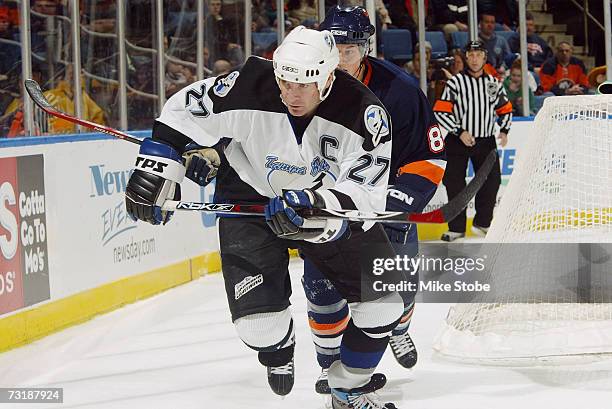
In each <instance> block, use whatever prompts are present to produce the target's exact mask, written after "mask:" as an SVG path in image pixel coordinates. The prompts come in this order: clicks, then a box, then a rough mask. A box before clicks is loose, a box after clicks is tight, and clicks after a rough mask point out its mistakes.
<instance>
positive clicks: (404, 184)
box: [303, 6, 446, 394]
mask: <svg viewBox="0 0 612 409" xmlns="http://www.w3.org/2000/svg"><path fill="white" fill-rule="evenodd" d="M320 29H321V30H329V31H331V33H332V34H333V35H334V38H335V40H336V44H337V47H338V49H339V51H340V65H339V68H340V69H342V70H344V71H346V72H348V73H349V74H351V75H352V76H353V77H355V78H356V79H358V80H360V81H361V82H362V83H363V84H365V85H366V86H368V87H369V88H370V90H371V91H372V92H373V93H374V94H375V95H376V96H377V97H378V98H379V99H380V101H381V102H382V103H383V104H384V105H385V107H386V109H387V111H388V112H389V113H390V115H391V121H392V123H393V151H392V158H391V171H390V177H389V189H388V196H387V210H393V211H403V212H406V211H410V212H421V211H422V210H423V208H424V207H425V205H426V204H427V203H428V202H429V200H431V198H432V196H433V195H434V193H435V191H436V188H437V186H438V184H439V183H440V181H441V180H442V176H443V175H444V169H445V166H446V155H445V153H444V139H443V136H442V132H441V131H440V128H439V127H438V124H437V122H436V119H435V117H434V114H433V111H432V110H431V108H430V105H429V102H428V101H427V98H426V97H425V95H424V94H423V93H422V92H421V90H420V89H418V88H416V87H414V86H413V85H411V83H410V79H409V78H408V75H407V74H406V73H405V72H404V71H403V70H401V69H400V68H399V67H397V66H396V65H394V64H392V63H390V62H387V61H383V60H379V59H376V58H373V57H369V56H368V55H367V54H368V52H369V48H370V47H369V44H370V37H371V36H372V35H373V34H374V32H375V29H374V26H373V25H372V24H371V23H370V19H369V16H368V13H367V11H366V10H365V9H364V8H363V7H360V6H356V7H341V6H336V7H335V8H333V9H331V10H330V11H329V12H328V14H327V16H326V18H325V20H324V21H323V22H322V23H321V25H320ZM384 227H385V231H386V233H387V236H388V238H389V240H390V241H391V244H392V245H393V247H394V249H395V251H396V252H397V253H398V254H400V255H408V256H410V257H414V256H415V255H416V254H417V251H418V244H417V229H416V225H413V224H406V225H397V224H392V225H386V226H384ZM406 279H407V280H410V281H414V280H418V273H416V272H415V274H414V275H412V276H410V275H409V274H408V275H407V276H406ZM303 285H304V290H305V293H306V297H307V299H308V318H309V324H310V328H311V331H312V336H313V340H314V343H315V349H316V352H317V360H318V362H319V365H320V366H321V367H322V372H321V376H320V377H319V379H318V380H317V382H316V385H315V389H316V390H317V392H319V393H323V394H329V393H330V392H333V391H330V388H329V386H328V383H327V368H329V367H330V365H331V364H332V362H334V361H335V360H337V359H339V358H340V355H341V354H345V353H348V354H351V353H352V352H353V351H350V349H351V347H352V348H355V349H354V350H357V351H358V350H359V345H343V346H342V349H341V348H340V341H341V338H342V335H343V333H344V331H345V329H346V328H347V325H348V323H349V321H350V317H349V306H348V304H347V302H346V301H345V300H344V299H343V298H342V297H341V296H340V294H339V293H338V292H337V291H336V289H335V288H334V286H333V285H331V283H330V282H329V280H327V279H325V277H324V276H323V275H322V274H321V272H319V271H318V270H317V268H316V267H315V266H314V265H313V264H312V263H311V262H310V261H309V260H308V259H305V260H304V277H303ZM414 296H415V294H414V293H410V292H405V293H403V294H402V298H403V300H404V313H403V316H402V319H401V321H400V323H399V324H398V326H397V327H396V328H395V330H394V331H393V333H392V335H391V339H390V342H389V344H390V345H391V349H392V350H393V354H394V355H395V358H396V359H397V361H398V362H399V364H400V365H402V366H403V367H406V368H411V367H413V366H414V365H415V364H416V361H417V351H416V348H415V346H414V344H413V342H412V339H411V338H410V335H409V334H408V327H409V325H410V320H411V317H412V312H413V309H414ZM364 365H365V366H364V368H365V367H367V363H364ZM354 369H355V371H356V372H358V371H359V370H360V369H361V368H354ZM378 376H379V378H378V380H379V386H380V387H382V385H384V382H385V378H384V376H383V375H378ZM373 379H374V378H373Z"/></svg>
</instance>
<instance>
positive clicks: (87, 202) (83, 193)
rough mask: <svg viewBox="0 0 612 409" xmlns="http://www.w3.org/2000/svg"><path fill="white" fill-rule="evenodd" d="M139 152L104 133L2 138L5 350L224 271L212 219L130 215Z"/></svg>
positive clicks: (0, 315)
mask: <svg viewBox="0 0 612 409" xmlns="http://www.w3.org/2000/svg"><path fill="white" fill-rule="evenodd" d="M83 139H85V140H84V141H83ZM137 150H138V147H137V146H136V145H134V144H131V143H127V142H124V141H119V140H116V139H110V138H108V137H106V136H103V135H100V134H97V135H96V134H88V135H85V138H83V137H82V136H79V137H75V136H59V137H50V138H24V139H13V140H4V141H2V142H1V144H0V250H1V252H0V351H1V350H5V349H8V348H11V347H14V346H17V345H20V344H23V343H25V342H28V341H30V340H32V339H36V338H39V337H41V336H44V335H46V334H48V333H50V332H52V331H55V330H57V329H59V328H63V327H66V326H69V325H72V324H75V323H77V322H81V321H83V320H86V319H89V318H91V317H92V316H94V315H96V314H99V313H101V312H105V311H109V310H112V309H114V308H117V307H119V306H121V305H124V304H126V303H129V302H133V301H135V300H137V299H141V298H145V297H147V296H150V295H152V294H155V293H157V292H159V291H162V290H164V289H167V288H170V287H173V286H176V285H179V284H182V283H185V282H188V281H190V280H192V279H194V278H197V277H199V276H200V275H201V274H204V273H206V272H207V271H215V270H218V269H219V266H220V262H219V259H218V252H217V243H216V242H217V240H216V233H215V228H214V218H213V217H211V216H207V217H203V215H201V214H198V213H192V212H185V213H182V214H180V215H178V217H176V216H175V218H174V219H173V220H172V221H171V223H169V224H168V225H167V226H164V227H159V226H151V225H148V224H146V223H136V222H133V221H132V220H131V219H130V218H129V217H127V214H126V212H125V205H124V192H125V187H126V184H127V181H128V179H129V175H130V173H131V169H132V165H133V162H134V158H135V157H136V154H137ZM183 187H184V189H183V194H184V195H185V197H189V198H192V199H193V200H209V199H210V197H209V195H208V194H207V193H206V192H205V191H204V190H203V189H200V188H199V187H196V186H195V185H194V184H192V183H184V186H183Z"/></svg>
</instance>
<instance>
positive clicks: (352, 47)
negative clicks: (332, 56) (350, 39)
mask: <svg viewBox="0 0 612 409" xmlns="http://www.w3.org/2000/svg"><path fill="white" fill-rule="evenodd" d="M336 46H337V47H338V51H339V52H340V64H338V68H340V69H341V70H343V71H346V72H348V73H349V74H351V75H352V76H353V77H354V76H356V75H357V73H358V72H359V66H360V65H361V59H362V58H363V56H362V55H361V49H360V48H359V46H358V45H357V44H337V45H336Z"/></svg>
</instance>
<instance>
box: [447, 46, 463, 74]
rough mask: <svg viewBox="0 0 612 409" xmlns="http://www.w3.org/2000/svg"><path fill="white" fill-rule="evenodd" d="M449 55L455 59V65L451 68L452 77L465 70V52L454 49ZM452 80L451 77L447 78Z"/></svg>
mask: <svg viewBox="0 0 612 409" xmlns="http://www.w3.org/2000/svg"><path fill="white" fill-rule="evenodd" d="M449 55H450V56H451V57H453V59H454V60H455V63H454V64H453V65H452V66H451V70H450V73H451V74H452V75H457V74H459V73H460V72H462V71H463V70H464V69H465V60H464V59H463V51H461V49H459V48H453V49H452V50H450V53H449ZM452 75H451V76H452ZM447 78H448V79H450V77H447Z"/></svg>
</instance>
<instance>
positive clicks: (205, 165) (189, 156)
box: [183, 143, 221, 187]
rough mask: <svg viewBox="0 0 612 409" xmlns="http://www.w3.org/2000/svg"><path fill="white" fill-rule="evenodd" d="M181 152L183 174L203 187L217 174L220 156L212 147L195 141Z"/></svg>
mask: <svg viewBox="0 0 612 409" xmlns="http://www.w3.org/2000/svg"><path fill="white" fill-rule="evenodd" d="M186 149H187V151H186V152H185V153H184V154H183V158H184V159H185V168H186V169H187V170H186V172H185V176H186V177H187V179H189V180H192V181H194V182H195V183H197V184H198V185H200V186H202V187H204V186H206V185H208V184H209V183H210V181H211V180H213V179H214V178H215V176H217V170H218V169H219V166H221V158H220V157H219V154H218V153H217V151H216V150H215V149H214V148H205V147H202V146H199V145H197V144H195V143H193V144H189V145H187V147H186Z"/></svg>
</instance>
